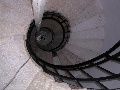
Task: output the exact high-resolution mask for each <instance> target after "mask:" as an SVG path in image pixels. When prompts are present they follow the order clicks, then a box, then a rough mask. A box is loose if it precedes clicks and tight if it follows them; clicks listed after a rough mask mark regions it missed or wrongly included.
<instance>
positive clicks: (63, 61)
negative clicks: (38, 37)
mask: <svg viewBox="0 0 120 90" xmlns="http://www.w3.org/2000/svg"><path fill="white" fill-rule="evenodd" d="M58 57H59V59H60V61H61V65H71V62H70V61H69V60H68V58H67V57H66V56H65V55H64V54H63V53H62V52H61V53H58Z"/></svg>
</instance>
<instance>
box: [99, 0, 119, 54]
mask: <svg viewBox="0 0 120 90" xmlns="http://www.w3.org/2000/svg"><path fill="white" fill-rule="evenodd" d="M100 1H101V2H102V5H103V8H104V13H105V19H106V25H105V34H106V35H105V36H106V37H105V41H104V45H103V48H102V50H101V53H103V52H105V51H106V50H108V49H110V48H111V47H112V46H113V45H114V44H115V43H116V42H118V40H120V0H100Z"/></svg>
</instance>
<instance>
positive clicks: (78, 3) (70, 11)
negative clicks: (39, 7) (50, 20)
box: [45, 0, 94, 24]
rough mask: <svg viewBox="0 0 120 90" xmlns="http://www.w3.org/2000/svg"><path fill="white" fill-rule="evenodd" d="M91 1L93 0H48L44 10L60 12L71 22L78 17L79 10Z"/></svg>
mask: <svg viewBox="0 0 120 90" xmlns="http://www.w3.org/2000/svg"><path fill="white" fill-rule="evenodd" d="M91 1H94V0H75V1H73V0H64V1H63V0H59V1H56V0H49V1H48V2H47V5H46V8H45V10H47V11H57V12H60V13H62V14H63V15H64V16H65V17H66V18H68V20H69V21H70V23H71V24H72V23H73V21H74V20H77V19H78V18H79V16H80V14H81V12H82V11H83V10H84V9H85V8H86V7H87V6H88V4H89V3H90V2H91Z"/></svg>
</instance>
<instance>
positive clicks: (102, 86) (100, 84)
mask: <svg viewBox="0 0 120 90" xmlns="http://www.w3.org/2000/svg"><path fill="white" fill-rule="evenodd" d="M80 71H81V72H82V73H83V74H85V75H86V76H87V77H89V78H93V77H92V76H91V75H89V74H88V73H87V72H85V71H84V70H82V69H81V70H80ZM95 82H97V84H99V86H100V87H101V88H102V89H108V88H107V87H106V86H104V85H103V84H102V83H100V82H99V81H95Z"/></svg>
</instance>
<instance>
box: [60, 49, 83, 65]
mask: <svg viewBox="0 0 120 90" xmlns="http://www.w3.org/2000/svg"><path fill="white" fill-rule="evenodd" d="M62 52H63V54H64V55H65V56H66V57H67V59H68V60H69V61H70V62H71V63H72V65H75V64H78V63H82V62H84V60H83V59H81V58H79V57H78V56H77V55H75V54H73V53H72V52H70V51H69V50H67V49H65V48H64V49H62Z"/></svg>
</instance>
